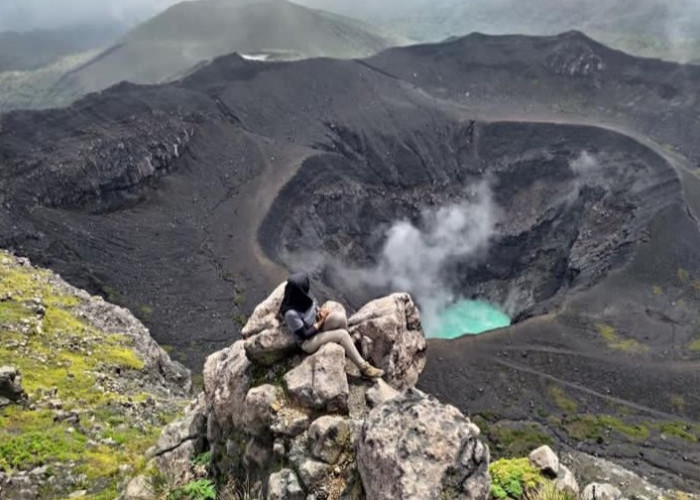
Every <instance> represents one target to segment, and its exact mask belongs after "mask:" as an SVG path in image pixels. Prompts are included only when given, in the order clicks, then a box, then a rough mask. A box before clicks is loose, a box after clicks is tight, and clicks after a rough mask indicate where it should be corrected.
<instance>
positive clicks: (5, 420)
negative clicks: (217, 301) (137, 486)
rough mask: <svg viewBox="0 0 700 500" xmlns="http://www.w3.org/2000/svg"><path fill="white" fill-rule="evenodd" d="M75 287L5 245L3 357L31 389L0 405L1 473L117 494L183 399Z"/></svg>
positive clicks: (43, 486)
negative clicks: (147, 368)
mask: <svg viewBox="0 0 700 500" xmlns="http://www.w3.org/2000/svg"><path fill="white" fill-rule="evenodd" d="M74 291H75V290H74V289H72V288H70V287H68V286H67V285H65V284H64V283H63V282H61V281H60V280H59V279H58V278H57V277H56V276H55V275H53V274H52V273H50V272H48V271H41V270H37V269H34V268H32V267H30V266H29V265H28V264H27V263H26V262H23V261H21V260H19V259H16V258H15V257H13V256H11V255H9V254H7V253H4V252H0V366H12V367H14V368H16V369H18V370H19V372H20V375H21V384H22V386H23V388H24V390H25V391H26V392H27V395H28V399H27V401H26V402H25V404H23V405H9V406H6V407H4V408H0V476H2V475H5V476H16V475H18V474H19V475H21V474H25V473H26V472H28V471H32V476H33V477H37V478H39V481H38V483H39V485H38V486H37V488H38V490H39V491H36V493H37V494H38V495H39V497H40V498H62V497H66V496H68V495H70V494H72V493H75V492H81V491H85V492H86V493H89V494H90V496H91V498H95V499H110V498H115V497H116V496H117V495H118V491H119V489H120V488H123V486H124V485H125V483H126V481H127V480H128V479H129V478H131V477H132V476H134V475H135V474H136V473H138V472H139V471H141V470H144V469H145V468H146V462H147V458H146V457H147V453H146V451H147V450H148V448H150V447H151V446H153V445H154V444H155V442H156V440H157V438H158V436H159V434H160V432H161V429H162V427H163V425H164V424H166V423H168V422H169V421H170V420H171V419H172V418H173V417H174V416H175V415H176V414H177V413H178V412H179V410H180V408H181V406H182V401H180V400H178V399H177V398H174V397H173V396H172V395H169V394H167V391H164V390H160V391H159V390H158V388H156V387H154V386H149V385H148V382H147V381H145V380H144V379H145V378H146V377H145V374H144V373H143V370H144V360H143V359H142V357H141V356H140V355H139V354H138V353H137V352H136V351H135V350H134V349H133V348H132V342H133V340H132V339H131V338H130V337H128V336H126V335H119V334H106V333H105V332H103V331H101V330H100V329H98V328H97V327H95V326H94V325H93V324H91V322H90V318H89V317H88V315H87V314H86V313H85V311H84V310H83V308H82V306H83V305H85V303H86V302H87V301H88V300H90V299H89V298H87V296H83V295H77V294H75V293H74ZM161 389H162V388H161ZM1 479H2V477H0V480H1ZM0 483H1V481H0Z"/></svg>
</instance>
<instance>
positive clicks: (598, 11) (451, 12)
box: [296, 0, 700, 61]
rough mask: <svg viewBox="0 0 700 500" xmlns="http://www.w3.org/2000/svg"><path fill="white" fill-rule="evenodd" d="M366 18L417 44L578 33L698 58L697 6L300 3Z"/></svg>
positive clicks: (424, 0) (652, 0)
mask: <svg viewBox="0 0 700 500" xmlns="http://www.w3.org/2000/svg"><path fill="white" fill-rule="evenodd" d="M296 1H298V3H301V4H303V5H309V6H312V7H316V8H323V9H327V10H330V11H333V12H339V13H343V14H345V15H351V16H356V17H358V18H361V19H372V20H373V22H375V23H378V24H382V25H384V26H386V27H387V28H390V29H392V30H394V31H396V32H398V33H402V34H404V35H406V36H409V37H411V38H413V39H415V40H419V41H438V40H442V39H444V38H447V37H450V36H461V35H465V34H468V33H470V32H474V31H476V32H482V33H488V34H509V33H521V34H532V35H546V34H552V35H553V34H557V33H561V32H564V31H568V30H572V29H577V30H581V31H583V32H585V33H586V34H588V35H589V36H593V37H594V38H596V39H598V40H600V41H603V42H604V43H607V44H609V45H612V46H614V47H616V48H619V49H622V50H625V51H627V52H631V53H634V54H636V55H642V56H652V57H661V58H665V59H675V60H680V61H690V60H696V59H698V57H699V56H698V55H697V54H698V47H700V2H698V1H697V0H673V1H671V2H664V1H660V0H620V1H616V2H606V1H604V0H586V1H576V0H532V1H528V2H520V1H517V0H491V1H484V0H434V1H428V0H387V1H382V2H373V1H370V0H358V1H353V2H346V1H344V0H296Z"/></svg>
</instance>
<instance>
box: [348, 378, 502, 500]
mask: <svg viewBox="0 0 700 500" xmlns="http://www.w3.org/2000/svg"><path fill="white" fill-rule="evenodd" d="M479 434H480V432H479V428H478V427H477V426H475V425H474V424H472V423H471V422H470V421H469V419H467V418H466V417H465V416H464V415H462V413H460V412H459V410H457V409H456V408H454V407H452V406H448V405H443V404H441V403H439V402H438V401H437V400H435V399H434V398H431V397H429V396H427V395H425V394H423V393H421V392H420V391H417V390H409V391H407V392H406V393H405V394H403V395H402V396H399V397H397V398H394V399H392V400H390V401H388V402H387V403H385V404H383V405H381V406H379V407H377V408H375V409H374V410H372V412H370V414H369V415H368V417H367V419H366V420H365V422H364V425H363V426H362V431H361V433H360V438H359V441H358V446H357V461H358V468H359V471H360V475H361V476H362V482H363V484H364V487H365V491H366V493H367V498H372V499H376V500H384V499H386V500H389V499H395V498H412V499H416V500H420V499H426V500H427V499H432V498H464V499H474V500H477V499H484V498H487V497H488V494H489V491H490V487H491V480H490V478H489V475H488V464H489V450H488V448H487V447H486V446H485V445H484V444H483V443H482V442H481V441H480V440H479Z"/></svg>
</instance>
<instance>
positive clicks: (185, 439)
mask: <svg viewBox="0 0 700 500" xmlns="http://www.w3.org/2000/svg"><path fill="white" fill-rule="evenodd" d="M206 429H207V408H206V398H205V397H204V394H200V395H199V397H198V398H197V399H196V400H194V401H193V402H192V403H191V404H190V405H189V406H188V407H187V408H186V409H185V413H184V416H183V417H182V418H181V419H179V420H176V421H175V422H172V423H171V424H169V425H168V426H166V427H165V428H164V429H163V431H162V433H161V435H160V437H159V438H158V442H157V443H156V447H155V455H156V464H157V465H158V469H159V470H160V471H161V472H162V473H163V474H164V475H165V476H166V477H167V478H168V479H169V481H170V482H171V483H173V484H174V483H179V482H183V481H184V482H186V481H187V480H189V479H190V478H192V477H193V471H192V460H193V459H194V457H196V456H197V455H199V454H200V453H202V452H203V451H204V448H205V445H206Z"/></svg>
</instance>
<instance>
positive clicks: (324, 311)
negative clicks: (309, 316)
mask: <svg viewBox="0 0 700 500" xmlns="http://www.w3.org/2000/svg"><path fill="white" fill-rule="evenodd" d="M330 313H331V312H330V311H329V310H328V309H324V308H321V309H320V310H319V311H318V315H317V316H316V319H318V320H319V321H321V322H324V321H326V318H327V317H328V315H329V314H330Z"/></svg>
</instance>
